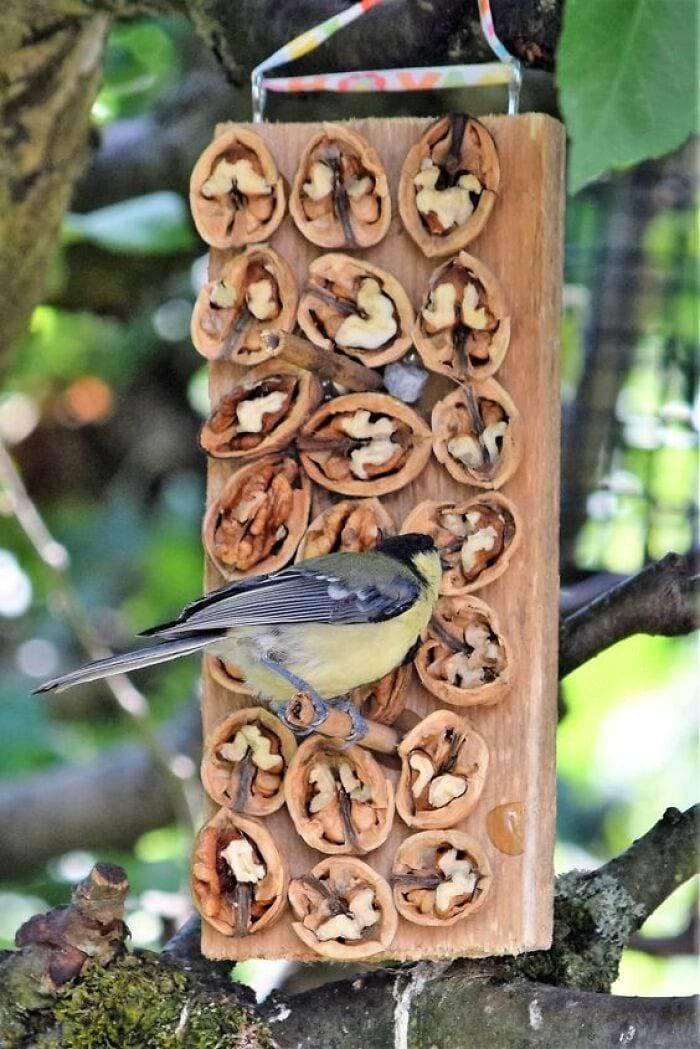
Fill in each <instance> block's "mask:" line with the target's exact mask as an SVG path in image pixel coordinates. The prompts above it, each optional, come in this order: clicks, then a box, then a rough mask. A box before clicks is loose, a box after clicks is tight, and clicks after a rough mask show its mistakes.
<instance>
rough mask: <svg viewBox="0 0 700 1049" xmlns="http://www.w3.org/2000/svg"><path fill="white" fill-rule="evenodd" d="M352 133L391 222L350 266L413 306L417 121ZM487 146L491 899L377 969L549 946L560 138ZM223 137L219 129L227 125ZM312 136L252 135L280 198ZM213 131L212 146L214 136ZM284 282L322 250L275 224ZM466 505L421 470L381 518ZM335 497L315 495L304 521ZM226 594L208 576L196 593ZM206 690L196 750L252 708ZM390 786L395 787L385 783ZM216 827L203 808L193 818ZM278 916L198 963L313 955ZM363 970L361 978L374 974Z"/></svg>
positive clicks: (421, 701) (216, 257) (219, 476)
mask: <svg viewBox="0 0 700 1049" xmlns="http://www.w3.org/2000/svg"><path fill="white" fill-rule="evenodd" d="M353 123H354V126H355V127H356V128H357V130H358V131H360V132H361V133H362V134H363V135H365V136H366V137H367V138H368V139H369V141H370V142H371V143H372V144H373V145H374V146H375V147H376V149H377V150H378V152H379V154H380V156H381V157H382V160H383V161H384V165H385V167H386V170H387V174H388V177H389V184H390V187H391V192H392V203H393V216H392V222H391V227H390V230H389V233H388V235H387V236H386V238H385V239H384V240H383V241H382V242H381V243H380V244H378V245H377V246H376V247H373V248H370V249H368V250H367V251H363V252H361V255H362V257H365V258H367V259H368V260H369V261H370V262H372V263H375V264H376V265H378V266H381V267H383V268H385V269H387V270H388V271H389V272H390V273H392V274H394V276H396V277H397V278H398V279H399V281H401V283H402V284H403V286H404V288H405V289H406V291H407V292H408V294H409V296H410V297H411V299H412V301H413V303H414V306H416V307H417V306H418V304H419V303H420V300H421V296H422V293H423V291H424V289H425V287H426V284H427V281H428V276H429V274H430V272H431V271H432V270H433V269H434V268H435V267H436V266H437V265H438V264H439V260H432V261H431V260H428V259H426V258H425V257H424V256H423V255H422V254H421V253H420V251H419V250H418V249H417V248H416V246H415V245H414V243H413V241H412V240H411V238H410V237H409V236H408V234H407V233H406V231H405V230H404V228H403V226H402V224H401V220H400V218H399V216H398V209H397V206H396V190H397V184H398V178H399V172H400V170H401V165H402V162H403V159H404V157H405V155H406V152H407V151H408V149H409V147H410V146H411V145H412V144H413V143H414V142H415V141H416V139H417V138H418V137H419V135H420V134H421V133H422V131H423V130H424V128H425V127H426V124H427V122H426V121H425V120H418V119H413V118H406V119H392V120H379V119H373V120H363V121H358V122H353ZM484 123H485V124H486V125H487V127H488V128H489V129H490V131H491V133H492V134H493V136H494V138H495V141H496V145H497V148H498V152H499V156H500V162H501V186H500V191H499V199H498V202H497V204H496V207H495V208H494V212H493V214H492V216H491V218H490V220H489V222H488V223H487V225H486V227H485V229H484V231H483V232H482V233H481V235H480V236H479V238H478V239H477V240H475V241H473V242H472V243H471V244H470V245H468V247H467V250H468V251H469V252H470V253H471V254H473V255H475V256H476V257H477V258H479V259H483V260H484V262H486V263H487V265H488V266H489V267H490V268H491V269H492V270H493V272H494V273H495V274H496V276H497V277H498V278H499V280H500V282H501V284H502V286H503V289H504V291H505V295H506V299H507V301H508V304H509V306H510V313H511V317H512V337H511V344H510V349H509V351H508V354H507V357H506V360H505V362H504V364H503V366H502V367H501V369H500V371H499V372H498V373H497V375H496V378H497V380H498V381H499V382H500V383H501V384H502V385H503V386H505V388H506V389H507V390H508V392H509V393H510V395H511V396H512V398H513V400H514V401H515V404H516V405H517V407H518V408H519V410H520V413H521V416H522V420H523V437H524V454H523V458H522V462H521V464H520V466H519V468H518V470H517V472H516V474H515V476H514V477H513V478H512V479H511V480H510V481H508V482H507V483H506V484H505V486H504V487H503V491H504V493H505V494H506V495H507V496H509V498H510V499H512V500H513V501H514V502H515V504H516V505H517V507H518V509H519V511H520V514H521V517H522V521H523V532H524V534H523V542H522V545H521V547H520V550H519V551H518V552H517V553H516V554H515V556H514V557H513V559H512V561H511V563H510V565H509V567H508V569H507V570H506V572H505V573H504V575H502V576H501V578H500V579H498V580H496V581H495V582H494V583H492V584H490V585H488V586H486V587H484V588H483V589H481V590H479V591H478V592H477V594H476V596H477V597H479V598H481V599H482V600H484V601H486V602H487V603H488V604H489V605H491V606H492V608H493V609H494V610H495V611H496V613H497V616H498V618H499V619H500V623H501V626H502V628H503V634H504V635H505V637H506V639H507V641H508V642H509V643H510V646H511V649H512V654H513V660H514V670H515V672H514V674H513V683H512V687H511V689H510V691H509V694H508V695H507V696H506V697H505V698H504V699H503V700H502V701H501V702H500V703H498V704H497V705H495V706H493V707H473V708H468V709H464V710H461V711H459V713H461V714H462V715H463V716H466V717H467V718H468V719H469V720H470V721H471V722H472V723H473V724H474V725H475V727H476V728H477V729H478V730H479V732H480V733H481V734H482V735H483V736H484V738H485V739H486V741H487V743H488V746H489V749H490V759H491V761H490V768H489V772H488V776H487V781H486V786H485V789H484V792H483V794H482V797H481V799H480V801H479V804H478V805H477V807H476V808H475V810H474V811H473V812H472V814H471V815H470V816H469V817H468V818H467V819H465V820H464V821H463V822H462V823H461V824H459V825H458V828H457V829H460V830H465V831H467V832H468V833H469V834H471V835H473V836H474V837H476V838H477V839H478V840H479V842H480V843H481V844H482V846H483V847H484V848H485V849H486V851H487V854H488V856H489V858H490V861H491V864H492V867H493V873H494V883H493V888H492V890H491V894H490V897H489V899H488V900H487V901H486V903H485V905H484V907H483V908H482V909H481V910H480V911H479V913H478V914H476V915H474V916H473V918H466V919H465V920H464V921H462V922H458V923H457V924H455V925H453V926H451V927H448V928H444V929H441V928H426V927H421V926H418V925H414V924H411V923H410V922H407V921H405V920H404V919H401V920H400V921H399V928H398V932H397V934H396V937H395V939H394V942H393V944H392V946H391V949H390V950H389V951H388V953H387V955H386V956H385V957H386V958H393V959H402V960H408V959H419V958H444V957H451V956H472V957H479V956H484V955H498V954H517V953H520V952H521V951H526V950H533V949H537V948H546V947H548V946H549V944H550V939H551V931H552V898H553V868H552V850H553V841H554V823H555V793H554V739H555V729H556V719H557V593H558V549H557V542H558V496H559V374H558V364H559V320H560V293H561V268H562V209H563V194H564V190H563V182H562V176H563V153H564V133H563V129H562V127H561V125H560V124H559V123H558V122H557V121H555V120H553V119H551V118H550V117H547V116H544V115H541V114H528V115H524V116H517V117H505V116H499V117H490V118H484ZM224 126H225V125H224ZM319 127H320V125H318V124H261V125H259V126H256V127H255V130H256V131H257V132H258V133H259V134H260V135H261V137H262V138H263V140H264V141H265V142H266V143H267V145H268V146H269V147H270V149H271V150H272V152H273V154H274V156H275V158H276V160H277V163H278V164H279V167H280V170H281V171H282V173H283V175H284V176H285V178H286V180H287V182H288V184H291V182H292V180H293V177H294V173H295V171H296V168H297V164H298V161H299V158H300V155H301V152H302V150H303V147H304V145H305V143H306V142H307V141H308V140H309V139H310V138H311V136H312V135H314V134H315V133H316V131H317V130H318V129H319ZM221 130H222V127H221V126H220V127H219V128H218V129H217V131H221ZM271 244H272V246H273V247H274V248H275V249H276V250H277V251H279V252H280V253H281V254H282V255H283V256H284V257H285V259H286V260H287V262H288V263H289V264H290V266H291V267H292V269H293V270H294V272H295V274H296V276H297V279H298V281H299V284H300V285H301V284H302V282H303V280H304V277H305V274H306V271H307V267H308V265H309V263H310V262H311V260H312V259H313V258H314V257H315V256H316V255H319V254H321V249H320V248H316V247H314V245H312V244H309V243H308V242H307V241H305V240H304V238H303V237H302V236H301V234H300V233H299V232H298V231H297V229H296V227H295V226H294V224H293V222H292V220H291V219H290V217H289V215H287V216H286V217H285V219H284V221H283V223H282V225H281V226H280V228H279V229H278V230H277V232H276V233H275V235H274V236H273V238H272V240H271ZM226 258H227V254H226V253H225V252H222V251H218V250H212V253H211V259H210V270H211V275H212V277H215V276H217V275H218V273H219V271H220V268H221V265H222V263H223V262H224V261H225V259H226ZM243 371H244V369H243V368H241V367H234V366H233V365H230V364H228V363H216V362H215V363H212V364H211V365H210V393H211V400H212V404H214V405H215V404H216V403H218V401H219V399H220V397H221V396H222V395H223V394H225V393H227V392H228V391H229V390H230V389H231V387H232V386H233V385H234V384H235V382H236V380H237V379H238V378H239V377H240V376H241V374H242V373H243ZM452 385H453V384H452V383H451V382H450V380H448V379H443V378H440V377H438V376H432V377H431V379H430V382H429V384H428V387H427V390H426V393H425V395H424V396H423V398H422V399H421V402H420V405H419V406H418V408H419V411H420V412H421V414H422V415H423V416H424V418H426V420H427V421H429V419H430V408H431V407H432V405H433V404H434V402H435V400H436V399H437V398H438V397H440V396H444V394H445V393H446V392H447V391H448V390H449V388H450V387H451V386H452ZM237 465H239V464H237V463H236V462H235V461H234V462H231V461H230V460H229V461H226V460H218V461H217V460H215V459H210V460H209V462H208V468H207V469H208V483H207V501H208V503H209V502H211V500H212V499H214V498H215V497H216V496H217V494H218V492H219V491H220V490H221V487H222V485H223V484H224V482H225V481H226V480H227V479H228V477H229V476H230V475H231V473H232V472H233V471H234V470H235V469H236V467H237ZM477 492H478V490H477V489H470V488H465V487H464V486H461V485H459V484H457V483H456V482H455V481H453V480H452V478H451V477H450V476H449V474H448V473H447V471H446V470H445V469H444V467H442V466H441V465H440V464H439V463H438V462H437V461H436V460H435V459H434V458H432V459H431V460H430V462H429V464H428V466H427V468H426V469H425V470H424V472H423V473H422V474H421V475H420V477H418V478H417V480H416V481H414V482H413V483H411V484H410V485H408V486H407V487H406V488H404V489H402V490H401V491H400V492H397V493H395V494H393V495H390V496H385V497H384V498H383V499H382V502H383V503H384V505H385V506H386V507H387V509H388V510H389V511H390V513H391V514H392V516H393V517H394V519H395V523H396V525H397V527H400V525H401V522H402V521H403V519H404V518H405V517H406V515H407V514H408V512H409V511H410V510H411V509H412V508H413V507H414V506H415V505H416V504H417V503H418V502H420V501H421V500H423V499H427V498H430V499H464V498H465V497H467V496H469V495H472V494H477ZM331 499H332V497H331V496H330V495H329V493H327V492H325V491H323V490H322V489H320V488H318V487H315V492H314V500H313V506H312V514H311V516H312V518H313V517H314V516H315V515H316V514H317V513H319V512H320V511H321V510H322V509H324V508H325V507H326V506H327V505H328V504H329V502H330V501H331ZM222 582H223V580H222V579H221V577H220V576H219V574H218V572H217V571H216V569H214V568H213V566H212V565H209V564H208V565H207V566H206V572H205V584H206V587H207V589H211V588H213V587H214V586H219V585H220V584H221V583H222ZM436 704H438V701H437V700H435V699H434V698H432V697H431V696H430V695H429V694H428V693H427V692H425V691H424V689H423V688H422V687H421V685H420V683H419V682H418V679H417V677H416V675H415V673H414V675H413V680H412V684H411V689H410V696H409V699H408V707H409V708H410V709H411V710H413V711H415V712H416V714H418V715H420V716H421V717H422V716H424V715H426V714H428V713H430V712H431V711H433V710H434V709H435V707H436ZM249 705H250V702H246V701H245V699H239V698H238V697H236V696H234V695H233V694H232V693H231V692H228V691H226V689H224V688H223V687H221V686H220V685H219V684H217V683H216V682H215V681H214V680H213V679H212V678H211V677H210V676H209V675H208V674H207V673H205V678H204V688H203V701H202V719H203V725H204V732H205V734H206V733H208V732H210V731H211V729H212V728H213V727H214V726H215V725H216V724H217V723H218V722H219V721H220V720H221V719H223V718H224V717H225V716H226V714H228V713H229V712H230V711H231V710H232V709H235V707H236V706H249ZM387 775H388V776H390V778H392V779H394V781H396V780H397V779H398V772H391V771H387ZM504 802H521V803H523V805H524V839H525V847H524V852H523V853H522V855H519V856H509V855H505V854H504V853H502V852H500V851H498V850H497V849H495V848H494V846H493V845H492V843H491V841H490V840H489V837H488V834H487V829H486V818H487V815H488V813H489V812H490V811H491V810H492V809H493V808H494V807H495V806H497V805H500V804H502V803H504ZM213 812H214V806H213V803H207V809H206V813H205V816H206V817H207V818H208V817H209V816H211V815H212V814H213ZM265 822H266V825H267V826H268V828H269V829H270V831H271V832H272V834H273V835H274V838H275V840H276V842H277V844H278V846H279V847H280V849H281V851H282V852H283V853H284V855H285V856H286V859H287V861H288V863H289V866H290V869H291V875H292V877H294V876H298V875H300V874H302V873H304V872H305V871H308V870H309V869H310V868H311V867H312V866H313V865H314V864H315V863H316V862H318V859H319V858H320V856H319V854H318V853H315V852H314V851H313V850H311V849H309V848H307V846H306V845H304V843H303V842H302V841H301V839H300V838H299V837H298V835H297V834H296V832H295V830H294V827H293V825H292V822H291V820H290V818H289V816H288V814H287V812H286V809H282V810H281V811H279V812H277V813H275V814H274V815H273V816H271V817H268V818H267V819H266V821H265ZM408 834H409V828H408V827H406V826H405V825H404V824H403V823H402V821H401V820H400V819H399V817H398V815H397V816H396V818H395V822H394V826H393V830H392V832H391V835H390V836H389V839H388V840H387V842H386V843H385V845H383V846H382V847H381V848H380V849H377V850H376V851H375V852H372V853H370V854H369V855H368V856H365V857H363V859H365V860H366V861H367V862H368V863H369V864H370V865H371V866H372V867H374V868H375V869H376V870H378V871H379V872H380V873H381V874H383V875H384V876H385V877H388V875H389V873H390V869H391V865H392V859H393V856H394V854H395V852H396V849H397V847H398V845H399V844H400V842H401V841H403V839H404V838H405V837H406V836H407V835H408ZM291 921H292V915H291V911H290V910H287V911H286V913H285V915H284V916H283V917H282V918H281V919H280V920H279V921H278V922H277V924H276V925H275V926H274V927H273V928H271V929H269V930H265V931H263V932H261V933H259V934H257V935H255V936H251V937H246V938H243V939H233V938H227V937H225V936H223V935H221V934H220V933H218V932H216V931H215V930H214V929H212V928H211V927H210V926H208V925H207V924H206V922H204V923H203V932H202V951H203V953H204V955H205V956H206V957H208V958H219V959H224V958H225V959H236V960H240V959H246V958H295V959H303V960H312V959H315V958H316V956H315V955H313V954H312V953H311V952H310V951H309V950H308V949H307V948H306V947H305V946H304V945H303V944H302V943H301V942H300V941H299V940H298V939H297V937H296V936H295V934H294V932H293V931H292V928H291ZM381 960H382V957H381V956H375V957H373V958H372V959H371V961H372V962H376V961H381Z"/></svg>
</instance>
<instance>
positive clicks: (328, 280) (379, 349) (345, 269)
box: [297, 253, 415, 368]
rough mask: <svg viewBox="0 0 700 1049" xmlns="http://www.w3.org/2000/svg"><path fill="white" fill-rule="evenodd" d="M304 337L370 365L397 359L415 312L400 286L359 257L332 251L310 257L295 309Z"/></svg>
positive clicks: (407, 344) (409, 337)
mask: <svg viewBox="0 0 700 1049" xmlns="http://www.w3.org/2000/svg"><path fill="white" fill-rule="evenodd" d="M297 319H298V321H299V325H300V327H301V329H302V330H303V332H304V334H305V335H306V337H307V338H308V339H310V340H311V342H313V343H314V344H315V345H316V346H320V347H322V348H323V349H326V350H336V351H338V352H340V353H345V354H347V355H348V356H349V357H355V358H356V359H357V360H359V361H361V362H362V363H363V364H366V365H368V366H369V367H371V368H379V367H382V366H383V365H385V364H389V363H390V362H391V361H397V360H399V358H400V357H403V355H404V354H405V353H406V352H407V350H408V349H409V348H410V346H411V342H412V337H413V329H414V325H415V313H414V310H413V306H412V305H411V301H410V299H409V297H408V295H407V294H406V292H405V290H404V288H403V287H402V286H401V284H400V283H399V282H398V281H397V279H396V278H395V277H393V276H392V275H391V274H390V273H388V272H387V271H386V270H383V269H380V268H379V267H378V266H373V265H371V263H369V262H366V261H365V260H364V259H358V258H354V257H353V256H351V255H342V254H339V253H332V254H329V255H321V256H319V258H317V259H314V261H313V262H312V263H311V265H310V267H309V275H308V278H307V281H306V284H305V286H304V288H303V290H302V294H301V298H300V301H299V310H298V314H297Z"/></svg>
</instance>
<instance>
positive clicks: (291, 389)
mask: <svg viewBox="0 0 700 1049" xmlns="http://www.w3.org/2000/svg"><path fill="white" fill-rule="evenodd" d="M322 400H323V389H322V387H321V384H320V382H319V381H318V379H317V378H316V376H315V375H314V374H313V372H309V371H304V370H303V369H302V368H296V367H295V366H294V365H293V364H284V363H282V362H281V361H275V360H272V361H266V362H265V364H261V365H259V366H258V367H257V368H255V369H253V370H252V371H251V372H250V373H249V374H248V375H246V377H245V379H244V380H243V382H241V383H239V384H238V385H237V386H234V388H233V389H232V390H231V392H230V393H227V394H224V396H223V397H222V398H221V400H220V401H219V403H218V404H217V406H216V408H215V409H214V411H213V412H212V413H211V414H210V416H209V418H208V419H207V421H206V422H205V424H204V426H203V427H202V432H201V434H200V438H199V440H200V444H201V446H202V448H203V449H204V450H205V452H208V453H209V455H211V456H213V457H214V458H215V459H243V458H248V459H252V458H256V457H257V456H259V455H268V454H269V453H270V452H277V451H280V450H281V449H282V448H286V447H287V445H288V444H290V443H291V441H292V440H293V439H294V437H295V435H296V433H297V430H299V429H300V427H301V425H302V423H303V422H304V420H305V419H307V418H308V417H309V415H310V414H311V412H313V411H314V409H315V408H317V407H318V405H319V404H320V403H321V401H322ZM241 405H243V407H241ZM256 407H257V409H258V415H257V416H255V415H254V412H255V410H256ZM251 412H252V413H253V414H251ZM246 415H247V416H248V417H247V418H246ZM241 420H243V421H241Z"/></svg>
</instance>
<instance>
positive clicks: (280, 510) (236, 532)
mask: <svg viewBox="0 0 700 1049" xmlns="http://www.w3.org/2000/svg"><path fill="white" fill-rule="evenodd" d="M310 506H311V485H310V484H309V479H308V477H306V475H305V474H304V472H303V470H302V469H301V468H300V467H299V464H298V463H297V462H296V460H295V459H293V458H291V457H290V456H287V455H273V456H267V457H266V458H264V459H256V460H255V461H254V462H252V463H248V464H247V465H246V466H242V467H241V468H240V470H237V471H236V473H235V474H233V476H232V477H230V478H229V479H228V481H227V482H226V484H225V485H224V487H223V488H222V490H221V492H220V493H219V496H218V498H216V499H214V501H213V502H212V503H211V504H210V506H209V508H208V510H207V512H206V514H205V515H204V522H203V524H202V541H203V543H204V548H205V550H206V551H207V553H208V554H209V557H210V558H211V560H212V561H213V563H214V564H215V565H216V567H217V568H218V569H219V571H220V572H221V574H222V575H223V576H225V578H226V579H240V578H242V577H243V576H246V575H253V574H255V575H257V574H259V573H262V572H274V571H276V570H277V569H278V568H283V567H284V566H285V565H286V564H288V563H289V562H290V561H291V560H292V558H293V557H294V554H295V552H296V548H297V547H298V545H299V543H300V541H301V537H302V535H303V534H304V530H305V528H306V523H307V521H308V519H309V508H310Z"/></svg>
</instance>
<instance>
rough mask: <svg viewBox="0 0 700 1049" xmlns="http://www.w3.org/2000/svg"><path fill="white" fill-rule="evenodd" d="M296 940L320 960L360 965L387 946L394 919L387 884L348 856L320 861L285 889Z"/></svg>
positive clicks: (369, 868)
mask: <svg viewBox="0 0 700 1049" xmlns="http://www.w3.org/2000/svg"><path fill="white" fill-rule="evenodd" d="M289 902H290V904H291V906H292V910H293V911H294V915H295V917H296V918H297V919H298V920H297V921H296V922H292V928H293V929H294V932H295V933H296V934H297V936H298V937H299V939H300V940H302V941H303V943H305V944H306V946H307V947H310V948H311V950H312V951H315V952H316V953H317V954H320V955H322V956H323V957H324V958H336V959H338V960H339V961H353V960H354V961H359V960H361V959H363V958H369V957H370V956H371V955H373V954H378V953H379V952H380V951H384V950H386V949H387V947H389V946H390V944H391V942H392V941H393V939H394V936H395V935H396V928H397V925H398V916H397V914H396V908H395V907H394V901H393V899H392V894H391V888H390V887H389V885H388V883H387V882H386V881H385V880H384V878H382V877H381V875H380V874H377V872H376V871H374V870H372V868H371V867H370V866H368V865H367V864H366V863H363V861H362V860H358V859H355V858H354V857H351V856H343V857H342V858H341V857H336V858H333V859H325V860H321V862H320V863H317V864H316V866H315V867H313V868H312V869H311V871H310V872H309V873H308V874H304V875H302V876H301V877H300V878H295V879H294V880H293V881H292V882H291V884H290V886H289Z"/></svg>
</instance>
